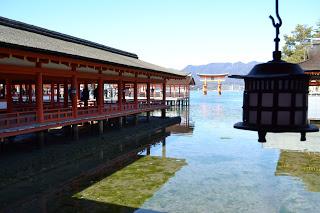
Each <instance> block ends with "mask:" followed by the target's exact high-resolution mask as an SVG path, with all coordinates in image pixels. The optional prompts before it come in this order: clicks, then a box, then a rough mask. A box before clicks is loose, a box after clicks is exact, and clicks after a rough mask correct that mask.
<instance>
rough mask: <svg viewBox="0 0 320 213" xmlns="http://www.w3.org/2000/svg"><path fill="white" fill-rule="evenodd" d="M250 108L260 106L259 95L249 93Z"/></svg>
mask: <svg viewBox="0 0 320 213" xmlns="http://www.w3.org/2000/svg"><path fill="white" fill-rule="evenodd" d="M249 106H251V107H256V106H258V93H249Z"/></svg>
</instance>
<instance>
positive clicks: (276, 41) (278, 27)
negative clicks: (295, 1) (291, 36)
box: [269, 0, 282, 60]
mask: <svg viewBox="0 0 320 213" xmlns="http://www.w3.org/2000/svg"><path fill="white" fill-rule="evenodd" d="M276 15H277V18H278V21H279V23H276V22H275V20H274V18H273V17H272V16H271V15H270V16H269V18H270V19H271V21H272V25H273V26H274V27H275V28H276V38H275V39H274V41H275V49H276V50H275V52H274V57H273V58H274V60H280V59H281V52H279V42H280V39H279V34H280V27H281V25H282V19H281V17H280V15H279V2H278V0H276Z"/></svg>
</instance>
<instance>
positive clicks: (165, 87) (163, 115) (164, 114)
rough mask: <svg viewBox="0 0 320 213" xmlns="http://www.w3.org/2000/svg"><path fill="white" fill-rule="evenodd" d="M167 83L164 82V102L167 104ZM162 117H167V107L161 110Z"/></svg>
mask: <svg viewBox="0 0 320 213" xmlns="http://www.w3.org/2000/svg"><path fill="white" fill-rule="evenodd" d="M166 90H167V84H166V81H164V82H163V83H162V104H164V105H165V104H166V95H167V91H166ZM161 117H162V118H165V117H166V109H162V110H161Z"/></svg>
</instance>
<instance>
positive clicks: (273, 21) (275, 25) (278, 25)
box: [269, 0, 282, 27]
mask: <svg viewBox="0 0 320 213" xmlns="http://www.w3.org/2000/svg"><path fill="white" fill-rule="evenodd" d="M276 15H277V18H278V20H279V23H277V24H276V22H275V20H274V18H273V17H272V16H271V15H270V16H269V18H270V19H271V21H272V24H273V26H274V27H281V26H282V19H281V17H280V15H279V2H278V0H276Z"/></svg>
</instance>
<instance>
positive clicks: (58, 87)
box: [57, 83, 60, 106]
mask: <svg viewBox="0 0 320 213" xmlns="http://www.w3.org/2000/svg"><path fill="white" fill-rule="evenodd" d="M57 103H58V106H60V84H59V83H58V84H57Z"/></svg>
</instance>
